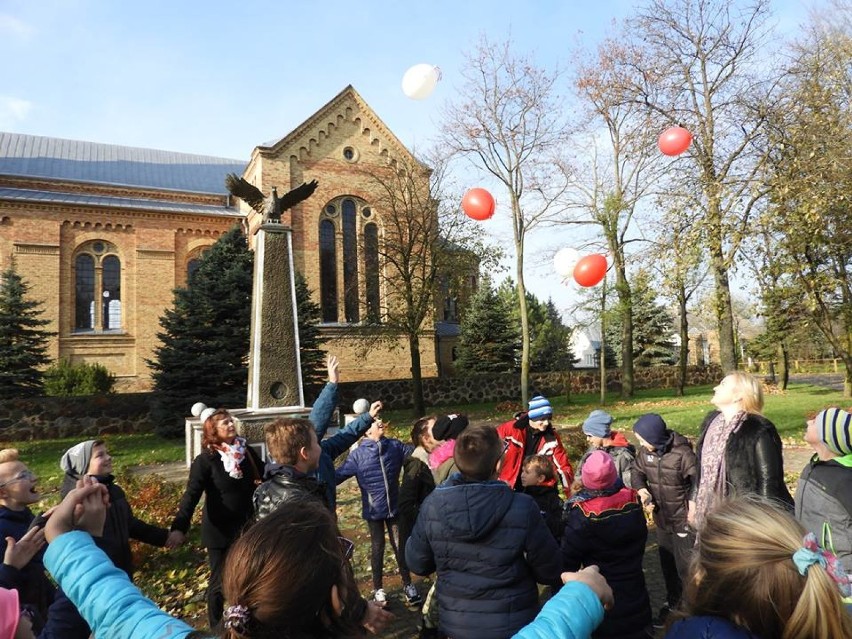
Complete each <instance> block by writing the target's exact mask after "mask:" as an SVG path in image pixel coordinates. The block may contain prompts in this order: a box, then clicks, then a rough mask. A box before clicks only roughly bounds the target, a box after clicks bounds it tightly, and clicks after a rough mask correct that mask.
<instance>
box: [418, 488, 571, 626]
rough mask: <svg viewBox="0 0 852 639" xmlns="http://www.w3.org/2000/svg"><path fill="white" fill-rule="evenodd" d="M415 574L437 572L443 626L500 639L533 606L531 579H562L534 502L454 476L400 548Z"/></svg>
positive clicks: (424, 510) (556, 552) (526, 620)
mask: <svg viewBox="0 0 852 639" xmlns="http://www.w3.org/2000/svg"><path fill="white" fill-rule="evenodd" d="M405 559H406V563H407V564H408V567H409V568H410V569H411V570H412V572H414V573H416V574H419V575H428V574H430V573H432V572H434V571H435V570H437V572H438V579H437V584H438V606H439V611H440V615H439V616H440V626H441V630H442V631H443V632H444V633H445V634H447V635H449V636H451V637H453V639H473V638H476V639H503V638H505V637H511V636H512V635H513V634H515V633H516V632H518V631H519V630H520V629H521V628H522V627H523V626H525V625H526V624H528V623H529V622H531V621H532V620H533V619H534V618H535V615H536V613H537V611H538V590H537V588H536V583H542V584H553V585H556V584H559V583H560V579H559V575H560V573H561V571H562V562H561V558H560V555H559V548H558V546H557V544H556V541H555V540H554V539H553V536H552V535H551V534H550V531H549V530H548V529H547V526H546V525H545V523H544V521H543V519H542V517H541V514H540V512H539V509H538V506H537V505H536V503H535V501H534V500H533V499H532V498H531V497H529V496H528V495H523V494H520V493H515V492H514V491H513V490H512V489H511V488H509V487H508V486H507V485H506V484H505V482H502V481H498V480H490V481H472V480H467V479H465V478H464V476H463V475H461V474H460V473H456V474H454V475H451V476H450V478H449V479H448V480H447V481H446V482H445V483H444V484H442V485H441V486H439V487H438V488H436V489H435V490H434V492H432V494H431V495H429V496H428V497H427V498H426V500H425V501H424V502H423V506H422V507H421V509H420V516H419V517H418V518H417V523H416V524H415V525H414V530H413V531H412V533H411V538H410V539H409V540H408V543H407V544H406V548H405Z"/></svg>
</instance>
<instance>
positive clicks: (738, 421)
mask: <svg viewBox="0 0 852 639" xmlns="http://www.w3.org/2000/svg"><path fill="white" fill-rule="evenodd" d="M746 417H748V413H746V412H745V411H740V412H739V413H737V414H736V415H734V416H733V418H732V419H731V421H729V422H726V421H725V417H724V415H723V414H722V413H719V414H718V415H716V417H714V418H713V421H712V422H710V425H709V426H708V427H707V434H706V435H705V436H704V445H703V446H702V447H701V483H700V484H699V485H698V496H697V497H696V499H695V524H696V527H697V528H699V529H700V528H701V525H702V524H703V523H704V517H705V516H706V515H707V513H709V512H710V511H711V510H713V508H715V507H716V506H717V505H718V504H719V502H721V501H722V499H724V498H725V496H726V495H727V492H728V486H727V468H726V466H725V447H726V446H727V445H728V439H729V438H730V436H731V435H732V434H733V433H735V432H737V431H738V430H739V429H740V426H742V423H743V422H744V421H745V419H746Z"/></svg>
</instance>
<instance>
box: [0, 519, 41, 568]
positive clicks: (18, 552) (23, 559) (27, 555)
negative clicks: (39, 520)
mask: <svg viewBox="0 0 852 639" xmlns="http://www.w3.org/2000/svg"><path fill="white" fill-rule="evenodd" d="M45 543H46V542H45V539H44V530H43V529H42V528H39V527H38V526H36V527H34V528H30V529H29V530H28V531H27V532H26V534H24V536H23V537H21V538H20V539H19V540H18V541H15V538H14V537H6V554H4V555H3V563H4V564H6V565H7V566H13V567H14V568H17V569H18V570H20V569H22V568H23V567H24V566H26V565H27V564H28V563H30V560H31V559H32V558H33V557H35V556H36V554H38V551H39V550H41V549H42V548H43V547H44V544H45Z"/></svg>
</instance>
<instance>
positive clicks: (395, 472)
mask: <svg viewBox="0 0 852 639" xmlns="http://www.w3.org/2000/svg"><path fill="white" fill-rule="evenodd" d="M413 450H414V447H413V446H411V445H410V444H403V443H402V442H401V441H399V440H398V439H389V438H387V437H382V438H381V439H379V441H374V440H372V439H369V438H366V439H364V440H363V441H362V442H361V444H360V445H359V446H358V448H356V449H355V450H353V451H352V452H351V453H349V457H347V458H346V461H345V462H343V465H342V466H341V467H340V468H338V469H337V470H336V471H335V473H334V480H335V482H336V483H337V484H340V483H341V482H344V481H346V480H347V479H349V478H350V477H352V476H353V475H354V476H355V477H356V479H357V480H358V487H359V488H360V489H361V516H362V517H363V518H364V519H366V520H368V521H377V520H380V519H392V518H393V517H396V516H397V514H398V508H399V473H400V472H401V471H402V462H403V460H404V459H405V458H406V457H407V456H408V455H410V454H411V452H412V451H413Z"/></svg>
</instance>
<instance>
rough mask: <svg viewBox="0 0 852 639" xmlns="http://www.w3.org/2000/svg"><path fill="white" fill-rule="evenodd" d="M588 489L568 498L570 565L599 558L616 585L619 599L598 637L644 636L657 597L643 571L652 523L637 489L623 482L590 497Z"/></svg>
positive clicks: (565, 543)
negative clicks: (647, 519) (651, 595)
mask: <svg viewBox="0 0 852 639" xmlns="http://www.w3.org/2000/svg"><path fill="white" fill-rule="evenodd" d="M619 486H620V482H619ZM601 492H602V491H601ZM583 494H584V493H579V494H578V495H577V496H575V497H572V499H571V500H569V501H568V503H566V504H565V509H566V510H565V532H564V534H563V536H562V560H563V563H564V569H565V570H579V569H580V568H581V567H582V566H591V565H592V564H597V565H598V567H600V570H601V574H602V575H603V576H604V577H606V580H607V583H609V585H610V587H611V588H612V591H613V594H614V595H615V605H614V606H613V607H612V609H610V610H608V611H607V612H606V614H605V615H604V620H603V623H602V624H601V625H600V627H599V628H598V629H597V631H596V632H595V634H594V635H593V636H594V637H613V638H616V637H618V638H619V639H627V638H628V637H643V638H644V637H646V636H647V635H646V628H647V627H649V626H650V625H651V602H650V600H649V599H648V591H647V589H646V588H645V574H644V573H643V572H642V558H643V556H644V555H645V543H646V542H647V540H648V527H647V526H646V524H645V515H644V514H643V512H642V507H641V506H640V505H639V501H638V497H637V495H636V491H635V490H633V489H631V488H621V489H620V490H618V491H617V492H612V493H611V494H603V495H599V496H593V497H591V498H590V499H583V498H582V497H581V495H583Z"/></svg>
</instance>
